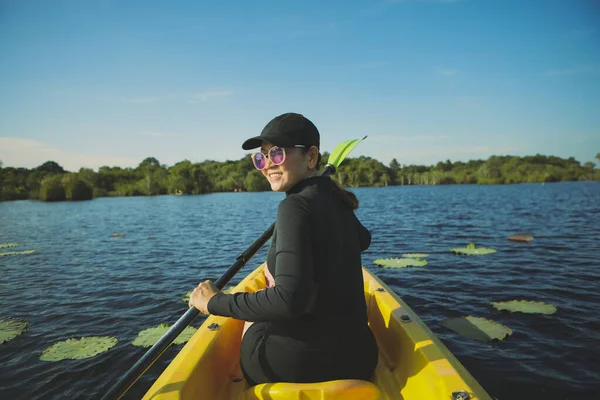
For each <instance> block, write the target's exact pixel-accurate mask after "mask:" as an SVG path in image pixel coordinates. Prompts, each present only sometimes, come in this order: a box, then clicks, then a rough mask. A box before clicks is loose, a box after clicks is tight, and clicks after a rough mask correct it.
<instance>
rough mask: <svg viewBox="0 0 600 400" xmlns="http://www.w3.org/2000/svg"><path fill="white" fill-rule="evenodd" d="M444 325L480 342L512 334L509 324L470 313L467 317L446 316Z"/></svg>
mask: <svg viewBox="0 0 600 400" xmlns="http://www.w3.org/2000/svg"><path fill="white" fill-rule="evenodd" d="M442 325H444V326H445V327H446V328H448V329H451V330H453V331H454V332H457V333H459V334H461V335H463V336H464V337H467V338H469V339H473V340H478V341H480V342H487V341H492V340H502V339H504V338H505V337H507V336H510V335H512V329H510V328H509V327H508V326H505V325H501V324H498V323H497V322H494V321H492V320H491V319H485V318H480V317H472V316H470V315H469V316H467V317H458V318H446V319H445V320H443V321H442Z"/></svg>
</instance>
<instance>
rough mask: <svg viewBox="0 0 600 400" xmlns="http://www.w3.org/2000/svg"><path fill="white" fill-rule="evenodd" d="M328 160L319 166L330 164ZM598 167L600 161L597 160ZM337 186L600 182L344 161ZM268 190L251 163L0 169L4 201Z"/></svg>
mask: <svg viewBox="0 0 600 400" xmlns="http://www.w3.org/2000/svg"><path fill="white" fill-rule="evenodd" d="M328 158H329V154H328V153H324V154H323V157H322V161H321V166H324V165H325V164H326V163H327V159H328ZM596 159H597V160H598V161H599V162H600V153H599V154H597V155H596ZM335 179H336V180H337V181H338V182H339V183H340V184H341V185H342V186H345V187H364V186H375V187H377V186H392V185H447V184H511V183H524V182H562V181H581V180H596V181H600V169H598V168H596V164H594V163H593V162H586V163H584V164H583V165H582V164H581V163H580V162H579V161H577V160H575V159H574V158H573V157H570V158H568V159H563V158H560V157H555V156H544V155H539V154H538V155H535V156H526V157H517V156H491V157H489V158H488V159H487V160H471V161H468V162H462V161H457V162H451V161H450V160H446V161H440V162H438V163H437V164H436V165H430V166H425V165H401V164H400V163H399V162H398V161H397V160H396V159H393V160H392V161H391V162H390V164H389V165H387V166H386V165H385V164H383V163H381V162H380V161H378V160H375V159H373V158H371V157H365V156H362V157H357V158H347V159H346V160H345V161H344V163H343V164H342V165H341V166H340V167H339V168H338V171H337V172H336V174H335ZM267 190H270V186H269V183H268V182H267V180H266V179H265V178H264V177H263V175H262V173H261V172H260V171H257V170H256V169H255V168H254V167H253V165H252V161H251V160H250V157H243V158H242V159H240V160H237V161H224V162H218V161H204V162H200V163H192V162H190V161H188V160H184V161H181V162H179V163H177V164H175V165H173V166H171V167H168V166H166V165H164V164H161V163H160V162H159V161H158V160H157V159H156V158H154V157H148V158H146V159H145V160H143V161H142V162H141V163H140V164H139V165H138V166H137V167H136V168H120V167H108V166H104V167H100V168H99V169H98V171H97V172H96V171H94V170H92V169H89V168H81V169H80V170H79V171H78V172H69V171H65V170H64V169H63V168H62V167H61V166H60V165H59V164H57V163H56V162H54V161H47V162H45V163H44V164H42V165H40V166H39V167H36V168H33V169H26V168H13V167H3V166H2V163H1V162H0V201H1V200H21V199H35V200H44V201H62V200H89V199H93V198H95V197H107V196H154V195H163V194H204V193H212V192H231V191H249V192H259V191H267Z"/></svg>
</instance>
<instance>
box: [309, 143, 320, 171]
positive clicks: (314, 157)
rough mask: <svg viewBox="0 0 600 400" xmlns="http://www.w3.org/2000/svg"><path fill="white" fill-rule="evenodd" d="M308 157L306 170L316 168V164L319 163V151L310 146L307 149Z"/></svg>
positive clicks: (315, 147)
mask: <svg viewBox="0 0 600 400" xmlns="http://www.w3.org/2000/svg"><path fill="white" fill-rule="evenodd" d="M308 157H309V158H308V168H309V169H313V168H316V166H317V162H318V161H319V149H318V148H317V146H311V147H310V149H308Z"/></svg>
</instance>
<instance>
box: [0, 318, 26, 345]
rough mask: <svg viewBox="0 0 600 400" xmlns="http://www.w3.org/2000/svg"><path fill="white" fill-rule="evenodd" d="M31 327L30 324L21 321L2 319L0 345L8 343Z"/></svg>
mask: <svg viewBox="0 0 600 400" xmlns="http://www.w3.org/2000/svg"><path fill="white" fill-rule="evenodd" d="M28 327H29V322H27V321H21V320H20V319H12V318H3V319H0V344H2V343H4V342H8V341H11V340H13V339H14V338H16V337H17V336H19V335H20V334H22V333H23V332H25V331H26V330H27V328H28Z"/></svg>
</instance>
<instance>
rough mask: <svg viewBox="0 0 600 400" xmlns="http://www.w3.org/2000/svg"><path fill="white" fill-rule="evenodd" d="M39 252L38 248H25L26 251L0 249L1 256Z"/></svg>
mask: <svg viewBox="0 0 600 400" xmlns="http://www.w3.org/2000/svg"><path fill="white" fill-rule="evenodd" d="M33 253H37V250H24V251H0V257H3V256H18V255H27V254H33Z"/></svg>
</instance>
